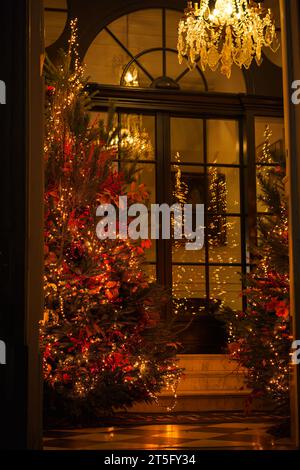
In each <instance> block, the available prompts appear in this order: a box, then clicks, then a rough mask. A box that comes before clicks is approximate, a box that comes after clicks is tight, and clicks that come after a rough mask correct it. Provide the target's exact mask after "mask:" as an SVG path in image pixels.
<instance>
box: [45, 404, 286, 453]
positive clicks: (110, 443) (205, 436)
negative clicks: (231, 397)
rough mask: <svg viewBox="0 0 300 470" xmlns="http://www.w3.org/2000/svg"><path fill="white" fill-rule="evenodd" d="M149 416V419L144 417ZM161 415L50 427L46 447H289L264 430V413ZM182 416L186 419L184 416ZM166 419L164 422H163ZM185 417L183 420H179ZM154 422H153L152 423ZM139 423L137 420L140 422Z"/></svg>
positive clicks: (267, 422)
mask: <svg viewBox="0 0 300 470" xmlns="http://www.w3.org/2000/svg"><path fill="white" fill-rule="evenodd" d="M147 418H148V419H147ZM181 418H182V419H180V417H178V416H175V417H174V418H173V424H172V423H171V421H172V417H171V416H170V415H161V416H160V417H155V418H153V419H152V421H151V417H150V419H149V417H145V420H144V422H145V421H146V422H149V424H142V419H141V416H140V415H139V416H136V419H135V423H136V424H133V421H134V416H131V417H130V418H129V419H126V422H125V420H124V424H119V425H113V426H107V427H100V428H89V429H87V428H86V429H76V430H52V431H48V432H47V433H46V435H45V440H44V449H45V450H58V449H59V450H140V449H145V450H147V449H149V450H150V449H152V450H153V449H157V450H159V449H161V450H176V449H177V450H180V449H203V450H205V449H209V450H212V449H219V450H222V449H223V450H225V449H227V450H272V449H274V450H285V449H292V446H291V444H290V442H289V441H288V440H287V439H282V440H277V439H275V438H274V437H272V436H271V435H270V434H268V433H267V429H269V428H270V426H271V425H272V423H274V420H273V421H272V418H270V417H268V416H264V415H256V416H254V417H252V418H248V417H245V416H243V415H242V414H240V415H239V414H238V413H233V414H228V413H226V414H223V415H222V414H221V415H220V414H219V415H218V416H216V414H211V415H210V414H209V413H208V414H203V415H201V414H198V415H194V414H192V415H190V416H184V417H183V416H182V417H181ZM183 418H185V419H183ZM164 420H165V421H167V422H164ZM180 421H184V424H182V423H180ZM154 422H155V424H154ZM139 423H140V424H139Z"/></svg>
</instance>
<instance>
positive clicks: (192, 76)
mask: <svg viewBox="0 0 300 470" xmlns="http://www.w3.org/2000/svg"><path fill="white" fill-rule="evenodd" d="M184 70H185V69H184V68H182V72H183V71H184ZM178 84H179V86H180V89H181V90H183V91H198V92H204V91H205V85H204V81H203V78H202V77H201V74H200V73H199V71H198V70H197V69H193V70H189V71H188V72H187V73H186V74H185V75H184V76H183V77H182V78H181V79H180V80H179V81H178Z"/></svg>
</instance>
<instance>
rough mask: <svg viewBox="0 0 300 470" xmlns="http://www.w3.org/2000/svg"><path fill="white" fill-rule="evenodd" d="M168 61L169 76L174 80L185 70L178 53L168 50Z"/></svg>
mask: <svg viewBox="0 0 300 470" xmlns="http://www.w3.org/2000/svg"><path fill="white" fill-rule="evenodd" d="M166 61H167V76H168V77H171V78H173V79H174V80H175V79H176V78H177V77H178V76H179V75H180V74H181V72H183V71H184V68H182V65H180V64H179V62H178V54H177V53H176V54H175V53H173V52H167V54H166Z"/></svg>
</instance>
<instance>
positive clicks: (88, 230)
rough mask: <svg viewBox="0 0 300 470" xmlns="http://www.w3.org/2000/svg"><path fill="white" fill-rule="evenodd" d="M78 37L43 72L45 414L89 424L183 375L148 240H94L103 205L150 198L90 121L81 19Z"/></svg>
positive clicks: (116, 146)
mask: <svg viewBox="0 0 300 470" xmlns="http://www.w3.org/2000/svg"><path fill="white" fill-rule="evenodd" d="M71 30H72V35H71V38H70V41H69V50H68V51H67V52H63V51H61V53H60V57H59V61H58V63H57V64H56V65H54V64H53V63H51V62H50V61H49V60H47V62H46V66H45V69H46V74H45V75H46V81H47V99H46V101H47V105H46V137H45V311H44V320H43V322H41V349H42V354H43V374H44V382H45V401H46V404H45V409H46V413H47V414H48V415H51V414H57V415H60V416H77V418H78V419H81V420H83V419H84V418H87V417H95V416H99V415H101V414H102V413H103V412H110V411H112V410H115V409H118V408H122V407H124V406H131V405H132V404H134V403H135V402H142V401H145V402H147V401H151V400H153V399H156V397H157V394H158V393H159V392H160V391H161V389H162V388H163V387H170V388H171V389H172V390H174V391H175V387H176V384H177V382H178V379H179V377H180V374H181V371H180V369H179V368H178V367H177V365H176V359H175V355H176V350H177V347H178V344H177V343H176V342H175V341H174V339H172V337H171V330H170V328H169V326H168V325H167V324H166V321H164V320H163V315H162V306H163V305H164V303H165V302H166V300H167V296H166V293H165V292H164V291H163V290H162V289H161V288H160V287H159V286H156V285H153V284H150V283H149V281H148V278H147V276H146V274H145V272H144V270H143V263H144V254H145V250H146V249H147V248H149V246H150V241H147V240H138V241H132V240H129V239H125V240H123V239H121V238H119V237H118V233H116V237H115V239H112V240H111V239H106V240H99V239H98V238H97V235H96V226H97V222H99V220H97V217H96V209H97V207H98V206H99V205H100V204H103V203H105V204H113V205H114V206H115V207H116V209H118V201H119V196H121V195H122V196H127V198H128V205H130V204H131V203H136V202H141V203H147V200H148V199H149V194H148V193H147V190H146V188H145V187H144V186H143V185H140V186H138V185H137V183H136V181H135V177H136V171H135V164H134V161H133V162H132V165H131V166H130V171H127V172H124V171H123V172H121V171H119V170H118V166H117V164H116V161H117V159H118V157H120V149H122V150H121V151H122V152H130V149H128V148H127V147H128V146H127V145H121V142H120V139H121V137H120V132H119V131H118V129H117V128H115V127H114V125H113V117H112V115H111V113H110V116H109V122H108V124H107V125H106V126H105V125H104V123H103V122H101V121H97V120H94V121H93V122H92V120H91V118H90V113H89V107H90V103H91V97H89V96H88V94H87V93H86V91H85V85H86V83H87V81H86V79H85V78H84V69H83V67H82V65H81V64H80V61H79V59H78V55H77V44H76V42H77V27H76V21H73V22H72V23H71ZM134 153H135V154H136V153H137V152H136V148H135V150H134ZM123 156H124V155H123ZM139 158H143V155H139ZM174 393H175V392H174Z"/></svg>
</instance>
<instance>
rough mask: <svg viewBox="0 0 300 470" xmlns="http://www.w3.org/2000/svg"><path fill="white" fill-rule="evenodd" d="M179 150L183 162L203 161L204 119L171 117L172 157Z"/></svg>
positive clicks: (173, 158)
mask: <svg viewBox="0 0 300 470" xmlns="http://www.w3.org/2000/svg"><path fill="white" fill-rule="evenodd" d="M177 152H178V153H179V154H180V158H181V161H182V162H191V163H203V161H204V157H203V121H202V119H189V118H171V158H172V161H175V160H176V158H175V156H176V154H177Z"/></svg>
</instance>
